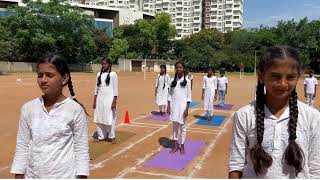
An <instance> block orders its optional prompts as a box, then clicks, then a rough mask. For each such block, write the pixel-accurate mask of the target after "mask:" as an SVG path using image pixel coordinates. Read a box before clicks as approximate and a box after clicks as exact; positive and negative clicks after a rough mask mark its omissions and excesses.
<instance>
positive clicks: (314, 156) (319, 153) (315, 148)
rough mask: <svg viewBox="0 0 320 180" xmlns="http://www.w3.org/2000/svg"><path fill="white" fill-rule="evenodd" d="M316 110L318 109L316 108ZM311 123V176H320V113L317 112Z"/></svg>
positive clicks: (309, 158)
mask: <svg viewBox="0 0 320 180" xmlns="http://www.w3.org/2000/svg"><path fill="white" fill-rule="evenodd" d="M314 111H316V110H314ZM312 118H313V119H312V123H311V125H310V136H311V137H310V143H309V150H308V151H309V157H308V160H309V163H308V166H309V172H310V178H319V177H320V141H319V139H320V113H319V112H315V113H314V116H313V117H312Z"/></svg>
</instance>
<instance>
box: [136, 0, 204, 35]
mask: <svg viewBox="0 0 320 180" xmlns="http://www.w3.org/2000/svg"><path fill="white" fill-rule="evenodd" d="M142 4H143V8H142V10H143V11H145V12H150V13H160V12H166V13H168V14H170V15H171V19H172V24H174V25H175V26H176V29H177V36H176V39H181V38H183V37H187V36H190V35H191V34H193V33H197V32H199V31H200V30H201V23H202V22H201V12H202V9H201V0H143V2H142Z"/></svg>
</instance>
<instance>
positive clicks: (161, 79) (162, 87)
mask: <svg viewBox="0 0 320 180" xmlns="http://www.w3.org/2000/svg"><path fill="white" fill-rule="evenodd" d="M169 83H170V76H169V74H167V68H166V65H161V66H160V74H159V75H158V77H157V80H156V88H155V96H156V103H157V105H158V106H159V110H160V115H161V116H163V115H164V114H165V113H166V108H167V103H168V89H169Z"/></svg>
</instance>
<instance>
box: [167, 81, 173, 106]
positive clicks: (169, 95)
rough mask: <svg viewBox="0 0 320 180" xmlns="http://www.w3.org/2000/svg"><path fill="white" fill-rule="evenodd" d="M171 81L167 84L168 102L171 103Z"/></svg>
mask: <svg viewBox="0 0 320 180" xmlns="http://www.w3.org/2000/svg"><path fill="white" fill-rule="evenodd" d="M172 81H173V79H171V80H170V83H169V93H168V101H171V99H172V96H171V95H172V94H171V93H172V89H171V83H172Z"/></svg>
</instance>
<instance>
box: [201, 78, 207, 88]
mask: <svg viewBox="0 0 320 180" xmlns="http://www.w3.org/2000/svg"><path fill="white" fill-rule="evenodd" d="M202 82H203V85H202V89H205V88H206V77H203V80H202Z"/></svg>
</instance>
